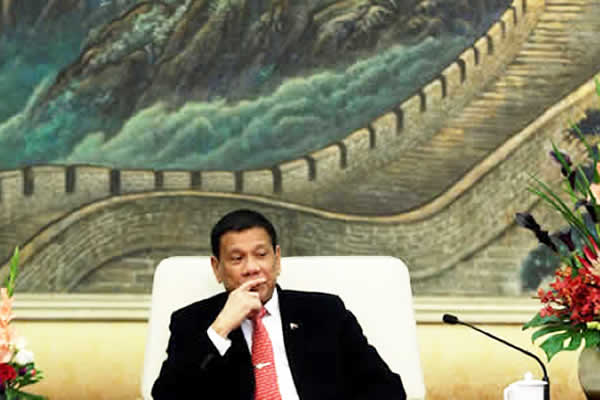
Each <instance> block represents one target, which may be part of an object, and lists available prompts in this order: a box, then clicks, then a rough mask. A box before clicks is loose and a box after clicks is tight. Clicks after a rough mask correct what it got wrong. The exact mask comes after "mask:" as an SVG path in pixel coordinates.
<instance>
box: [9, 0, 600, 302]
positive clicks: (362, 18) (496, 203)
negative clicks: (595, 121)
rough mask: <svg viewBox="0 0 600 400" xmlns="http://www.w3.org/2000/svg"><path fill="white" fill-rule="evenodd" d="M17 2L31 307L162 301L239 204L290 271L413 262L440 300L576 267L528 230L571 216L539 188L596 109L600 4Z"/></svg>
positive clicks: (482, 0) (13, 104)
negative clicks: (323, 259)
mask: <svg viewBox="0 0 600 400" xmlns="http://www.w3.org/2000/svg"><path fill="white" fill-rule="evenodd" d="M0 5H1V7H0V10H1V15H0V96H1V98H2V101H1V102H0V170H1V171H0V251H1V252H2V253H1V254H4V257H5V258H8V254H10V252H11V250H12V249H13V248H14V247H15V246H17V245H18V246H20V247H21V248H22V249H23V261H24V263H23V272H22V276H21V278H20V280H19V284H20V285H21V287H20V288H19V290H21V291H31V292H91V293H99V292H124V293H128V292H129V293H149V292H150V287H151V279H152V273H153V270H154V268H155V266H156V264H157V263H158V261H160V259H162V258H164V257H167V256H170V255H186V254H208V252H209V243H208V232H209V229H210V227H211V225H212V224H213V223H214V222H215V221H216V219H218V217H219V216H220V215H222V214H223V213H224V212H226V211H228V210H231V209H233V208H238V207H252V208H256V209H258V210H260V211H263V212H265V213H266V214H267V215H268V216H269V217H271V218H272V219H273V220H274V221H275V222H276V224H277V226H278V227H279V230H280V231H281V236H282V237H281V242H282V247H283V250H284V253H285V254H284V255H337V254H340V255H341V254H381V255H393V256H397V257H400V258H402V259H403V260H404V261H405V262H406V263H407V265H408V267H409V269H410V273H411V278H412V280H413V290H414V292H415V294H417V295H505V296H519V295H529V294H530V291H531V290H535V288H536V287H537V285H539V284H540V283H541V282H542V281H543V279H544V272H540V271H544V268H541V269H537V268H533V267H532V266H531V265H534V264H535V265H537V264H540V263H542V264H544V263H545V264H544V265H546V264H548V263H552V262H553V261H552V260H550V261H548V262H545V261H544V262H541V261H540V262H538V261H539V259H540V257H542V258H543V257H546V256H545V255H541V256H540V257H538V256H536V254H537V253H536V251H537V250H535V248H536V242H535V239H534V238H531V237H529V235H528V233H527V232H524V231H521V230H519V229H518V228H517V227H516V226H515V223H514V217H513V216H514V213H515V212H516V211H522V210H524V209H526V210H530V211H531V210H534V211H535V212H538V213H541V214H540V215H542V216H543V217H544V218H546V219H547V220H548V221H549V223H550V224H552V221H553V219H552V218H553V217H552V216H551V215H550V214H549V213H547V212H546V211H544V210H543V208H542V207H538V203H539V202H538V201H537V200H536V198H535V197H534V196H532V195H531V194H529V193H528V192H527V191H526V190H525V188H526V186H527V184H528V182H529V179H530V174H534V175H539V176H541V177H546V178H548V179H553V178H555V177H556V173H555V171H554V169H555V168H553V166H551V165H548V159H547V150H548V149H549V148H550V140H555V141H558V142H559V143H560V144H561V145H564V146H566V147H569V146H577V145H578V144H577V139H575V138H574V137H573V135H569V134H568V133H565V131H566V128H567V127H568V125H567V124H566V122H565V121H566V119H568V118H571V119H572V118H576V120H582V121H590V118H592V117H593V115H594V114H593V113H594V111H593V110H594V107H596V106H597V104H596V103H595V101H596V99H595V97H594V96H595V94H594V91H593V90H591V91H590V90H588V91H587V92H586V91H585V90H584V89H581V88H587V87H589V83H590V79H592V78H593V76H594V74H595V73H596V72H597V70H596V69H597V67H596V65H597V62H596V61H597V60H598V59H599V58H598V56H599V50H600V46H596V45H594V44H593V42H594V38H595V33H594V32H597V31H598V28H600V27H598V26H597V25H598V24H600V22H597V21H600V19H599V18H597V17H598V16H599V6H598V5H597V4H596V2H594V1H591V0H590V1H585V0H578V1H561V2H552V1H542V0H527V1H525V0H460V1H456V0H452V1H451V0H307V1H302V2H292V1H289V0H259V1H248V0H163V1H139V0H68V1H56V0H47V1H38V0H18V1H13V0H0ZM596 47H597V48H596ZM582 85H584V86H582ZM586 85H587V86H586ZM582 90H584V92H582ZM586 90H587V89H586ZM588 92H589V93H588ZM565 99H566V100H565ZM583 110H588V115H585V113H584V112H583ZM556 221H557V223H558V218H556ZM558 228H560V227H557V229H558ZM531 260H534V261H531ZM548 265H549V264H548ZM366 267H367V266H366ZM4 269H5V268H4ZM546 270H547V268H546Z"/></svg>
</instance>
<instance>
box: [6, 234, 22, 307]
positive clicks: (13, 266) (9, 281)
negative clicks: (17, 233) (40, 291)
mask: <svg viewBox="0 0 600 400" xmlns="http://www.w3.org/2000/svg"><path fill="white" fill-rule="evenodd" d="M18 273H19V247H18V246H17V247H15V251H14V253H13V255H12V257H11V258H10V263H9V271H8V277H7V278H6V285H5V286H6V290H7V291H8V296H9V297H11V296H12V295H13V292H14V290H15V281H16V279H17V275H18Z"/></svg>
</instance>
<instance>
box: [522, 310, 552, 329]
mask: <svg viewBox="0 0 600 400" xmlns="http://www.w3.org/2000/svg"><path fill="white" fill-rule="evenodd" d="M553 322H561V320H560V318H558V317H557V316H555V315H550V316H546V317H541V316H540V313H539V312H538V313H537V314H535V316H534V317H533V318H532V319H531V320H530V321H529V322H527V323H526V324H525V325H523V328H521V329H522V330H525V329H528V328H535V327H536V326H541V325H546V324H549V323H553Z"/></svg>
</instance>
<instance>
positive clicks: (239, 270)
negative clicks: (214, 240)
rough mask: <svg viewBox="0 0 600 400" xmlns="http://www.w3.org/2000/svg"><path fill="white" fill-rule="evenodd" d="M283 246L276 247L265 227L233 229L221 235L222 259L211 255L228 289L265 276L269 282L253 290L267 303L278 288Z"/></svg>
mask: <svg viewBox="0 0 600 400" xmlns="http://www.w3.org/2000/svg"><path fill="white" fill-rule="evenodd" d="M280 258H281V251H280V249H279V246H277V247H276V248H275V250H273V245H272V244H271V237H270V236H269V234H268V233H267V231H266V230H265V229H264V228H260V227H255V228H249V229H245V230H243V231H239V232H236V231H229V232H227V233H225V234H224V235H223V236H221V242H220V247H219V259H217V258H215V257H214V256H213V257H211V260H210V261H211V264H212V267H213V272H214V273H215V276H216V278H217V281H218V282H219V283H223V286H225V289H226V290H227V291H232V290H234V289H237V288H238V287H239V286H240V285H241V284H242V283H244V282H247V281H250V280H253V279H257V278H264V279H266V282H264V283H261V284H260V285H258V286H256V287H255V288H254V289H253V290H255V291H257V292H258V293H259V295H260V300H261V301H262V303H263V304H264V303H266V302H267V301H268V300H269V299H270V298H271V296H272V295H273V291H274V290H275V284H276V283H277V277H278V276H279V272H280V269H281V264H280Z"/></svg>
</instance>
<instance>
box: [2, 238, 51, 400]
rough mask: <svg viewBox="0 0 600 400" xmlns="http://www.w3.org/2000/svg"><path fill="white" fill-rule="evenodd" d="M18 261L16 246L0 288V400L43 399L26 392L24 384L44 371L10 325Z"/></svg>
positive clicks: (34, 380)
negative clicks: (4, 280) (7, 274)
mask: <svg viewBox="0 0 600 400" xmlns="http://www.w3.org/2000/svg"><path fill="white" fill-rule="evenodd" d="M18 264H19V249H18V248H17V249H15V252H14V254H13V256H12V258H11V260H10V271H9V276H8V278H7V281H6V287H4V288H1V289H0V297H1V302H0V400H4V399H6V400H45V397H43V396H37V395H33V394H29V393H25V392H23V391H21V390H20V389H21V388H22V387H23V386H26V385H31V384H33V383H36V382H39V381H40V380H42V378H43V374H42V373H41V372H40V371H38V370H37V369H36V368H35V364H34V357H33V353H32V352H31V351H29V350H27V349H26V348H25V345H26V342H25V339H24V338H23V337H20V336H17V334H16V332H15V329H14V327H13V326H12V325H11V324H10V323H11V321H12V319H13V318H14V315H13V313H12V303H13V297H12V296H13V292H14V288H15V280H16V277H17V268H18Z"/></svg>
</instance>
